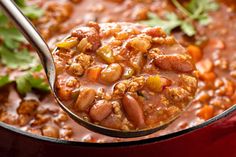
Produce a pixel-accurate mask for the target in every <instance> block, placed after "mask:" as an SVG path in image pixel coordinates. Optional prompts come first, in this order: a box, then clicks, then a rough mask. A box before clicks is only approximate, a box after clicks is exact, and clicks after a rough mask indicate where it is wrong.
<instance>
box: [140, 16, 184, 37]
mask: <svg viewBox="0 0 236 157" xmlns="http://www.w3.org/2000/svg"><path fill="white" fill-rule="evenodd" d="M148 17H149V19H148V20H145V21H141V22H140V23H142V24H145V25H148V26H150V27H154V26H159V27H161V28H162V29H163V30H164V31H166V33H168V34H169V33H170V32H171V31H172V30H173V29H175V28H176V27H178V26H180V24H181V21H180V20H179V19H178V17H177V15H176V14H175V13H173V12H167V13H166V16H165V19H161V18H160V17H158V16H157V15H155V14H154V13H149V14H148Z"/></svg>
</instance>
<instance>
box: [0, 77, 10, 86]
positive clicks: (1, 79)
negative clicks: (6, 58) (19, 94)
mask: <svg viewBox="0 0 236 157" xmlns="http://www.w3.org/2000/svg"><path fill="white" fill-rule="evenodd" d="M10 82H11V80H10V79H9V76H7V75H6V76H0V87H3V86H5V85H7V84H8V83H10Z"/></svg>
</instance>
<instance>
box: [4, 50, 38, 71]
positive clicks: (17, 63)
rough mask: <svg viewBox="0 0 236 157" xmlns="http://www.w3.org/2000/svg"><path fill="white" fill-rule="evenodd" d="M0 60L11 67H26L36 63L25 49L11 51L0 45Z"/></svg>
mask: <svg viewBox="0 0 236 157" xmlns="http://www.w3.org/2000/svg"><path fill="white" fill-rule="evenodd" d="M0 56H1V62H2V63H3V64H5V65H6V66H7V67H9V68H12V69H17V68H19V69H28V68H30V67H32V66H34V65H35V64H36V63H37V59H36V58H35V57H34V56H33V55H32V54H30V53H29V52H28V51H27V50H26V49H24V50H22V51H19V52H12V51H10V50H9V49H8V48H6V47H4V46H1V47H0Z"/></svg>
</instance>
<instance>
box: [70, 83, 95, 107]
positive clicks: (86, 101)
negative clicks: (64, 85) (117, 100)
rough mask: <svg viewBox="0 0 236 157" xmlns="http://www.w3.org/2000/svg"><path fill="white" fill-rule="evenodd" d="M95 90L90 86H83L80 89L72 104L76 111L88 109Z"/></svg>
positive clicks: (93, 98)
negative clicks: (83, 87)
mask: <svg viewBox="0 0 236 157" xmlns="http://www.w3.org/2000/svg"><path fill="white" fill-rule="evenodd" d="M95 95H96V92H95V90H93V89H91V88H85V89H83V90H82V91H80V93H79V96H78V98H77V100H76V103H75V105H74V107H75V109H76V110H78V111H88V110H89V108H90V106H91V105H92V103H93V101H94V100H95Z"/></svg>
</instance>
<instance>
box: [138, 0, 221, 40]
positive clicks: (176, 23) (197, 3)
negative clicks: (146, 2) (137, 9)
mask: <svg viewBox="0 0 236 157" xmlns="http://www.w3.org/2000/svg"><path fill="white" fill-rule="evenodd" d="M172 3H173V4H174V5H175V6H176V8H177V9H178V10H180V11H181V12H182V13H183V14H184V15H185V16H186V17H185V18H183V19H180V18H179V17H178V16H177V15H176V14H175V13H174V12H167V13H166V16H165V17H164V18H163V19H162V18H160V17H159V16H157V15H156V14H154V13H149V14H148V18H149V19H148V20H145V21H140V23H142V24H146V25H148V26H150V27H154V26H159V27H161V28H162V29H164V30H165V31H166V32H167V33H168V34H169V33H171V31H173V30H174V29H175V28H177V27H180V28H181V30H182V31H183V32H184V33H185V34H186V35H188V36H193V35H195V34H196V30H195V28H194V26H193V22H194V21H197V22H199V24H201V25H207V24H209V23H210V22H211V18H210V17H209V15H208V12H209V11H216V10H217V9H218V8H219V5H218V4H217V3H216V2H215V1H213V0H191V1H190V2H189V3H188V5H187V6H186V7H184V6H182V5H181V4H180V3H179V2H178V0H172Z"/></svg>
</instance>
